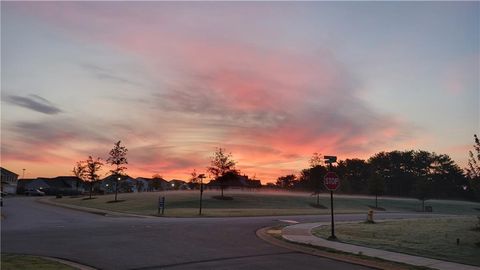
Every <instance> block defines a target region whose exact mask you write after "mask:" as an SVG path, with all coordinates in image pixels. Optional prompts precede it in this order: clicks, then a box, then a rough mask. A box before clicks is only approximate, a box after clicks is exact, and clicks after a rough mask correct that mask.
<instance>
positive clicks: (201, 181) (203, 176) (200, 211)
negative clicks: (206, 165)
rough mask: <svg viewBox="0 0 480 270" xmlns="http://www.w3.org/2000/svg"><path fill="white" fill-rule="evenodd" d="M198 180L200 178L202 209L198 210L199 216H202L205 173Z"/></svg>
mask: <svg viewBox="0 0 480 270" xmlns="http://www.w3.org/2000/svg"><path fill="white" fill-rule="evenodd" d="M198 178H200V207H199V210H198V215H199V216H201V215H202V199H203V178H205V174H203V173H202V174H200V175H199V176H198Z"/></svg>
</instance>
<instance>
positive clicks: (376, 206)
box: [375, 194, 378, 208]
mask: <svg viewBox="0 0 480 270" xmlns="http://www.w3.org/2000/svg"><path fill="white" fill-rule="evenodd" d="M375 208H378V194H375Z"/></svg>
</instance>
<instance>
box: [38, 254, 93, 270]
mask: <svg viewBox="0 0 480 270" xmlns="http://www.w3.org/2000/svg"><path fill="white" fill-rule="evenodd" d="M33 256H36V255H33ZM36 257H40V258H42V259H46V260H50V261H54V262H59V263H63V264H65V265H68V266H71V267H73V268H76V269H79V270H97V268H94V267H91V266H88V265H84V264H80V263H78V262H73V261H69V260H65V259H60V258H54V257H45V256H36Z"/></svg>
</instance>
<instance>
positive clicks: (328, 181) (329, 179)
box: [323, 156, 340, 240]
mask: <svg viewBox="0 0 480 270" xmlns="http://www.w3.org/2000/svg"><path fill="white" fill-rule="evenodd" d="M324 158H325V159H326V161H325V162H326V163H329V164H330V171H329V172H328V173H327V174H326V175H325V177H324V178H323V184H324V185H325V187H326V188H327V189H328V190H330V213H331V217H332V234H331V235H330V237H328V239H330V240H335V239H337V237H336V236H335V221H334V218H333V192H334V191H335V190H337V188H338V187H339V186H340V180H339V179H338V176H337V174H336V173H334V172H332V171H331V170H332V163H333V162H336V161H337V157H335V156H325V157H324Z"/></svg>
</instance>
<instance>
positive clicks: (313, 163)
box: [309, 152, 325, 168]
mask: <svg viewBox="0 0 480 270" xmlns="http://www.w3.org/2000/svg"><path fill="white" fill-rule="evenodd" d="M309 163H310V168H315V167H317V166H324V165H325V162H324V161H323V157H322V154H320V153H317V152H315V153H313V155H312V157H311V158H310V160H309Z"/></svg>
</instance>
